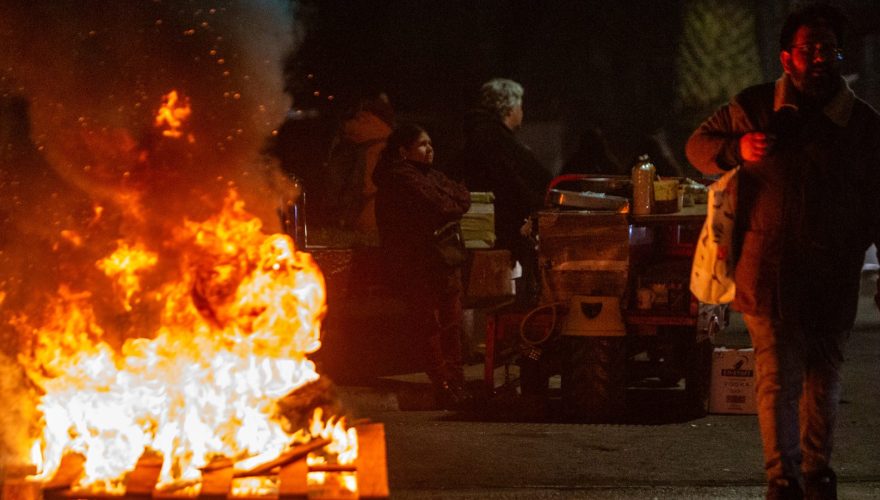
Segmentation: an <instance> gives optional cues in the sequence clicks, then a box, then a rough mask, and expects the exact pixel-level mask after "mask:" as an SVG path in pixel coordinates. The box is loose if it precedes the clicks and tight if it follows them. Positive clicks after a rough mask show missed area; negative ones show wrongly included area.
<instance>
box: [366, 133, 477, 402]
mask: <svg viewBox="0 0 880 500" xmlns="http://www.w3.org/2000/svg"><path fill="white" fill-rule="evenodd" d="M433 160H434V150H433V147H432V145H431V138H430V137H429V136H428V134H427V132H425V130H424V129H423V128H422V127H420V126H418V125H412V124H408V125H401V126H400V127H398V128H397V129H395V130H394V132H392V134H391V136H389V137H388V143H387V146H386V147H385V150H384V151H383V153H382V156H381V157H380V159H379V164H378V165H377V166H376V170H375V172H374V173H373V181H374V182H375V184H376V187H377V188H378V191H377V193H376V222H377V225H378V228H379V241H380V245H381V247H382V249H383V255H384V258H385V262H386V264H387V271H388V276H389V279H390V285H391V286H392V287H394V290H395V293H396V294H399V295H400V297H401V298H402V299H403V300H404V301H405V302H406V305H407V308H408V310H409V313H410V314H411V317H412V318H413V332H412V333H413V337H414V338H416V339H417V340H418V342H420V343H421V349H420V350H421V351H422V353H423V357H424V365H425V371H426V372H427V374H428V377H430V379H431V383H432V384H433V386H434V390H435V393H436V397H437V401H438V403H439V404H440V405H441V406H442V407H444V408H447V409H452V408H459V407H461V406H462V405H465V404H467V403H468V402H469V399H470V397H469V395H468V393H467V391H466V390H465V388H464V372H463V369H462V361H461V338H462V328H463V324H462V323H463V314H462V304H461V295H462V283H461V269H460V267H458V266H455V265H450V264H449V263H447V262H444V261H443V259H442V258H441V257H440V255H439V253H438V252H437V251H436V249H435V245H434V241H435V238H434V232H435V231H436V230H437V229H439V228H441V227H443V226H444V225H446V224H448V223H450V222H457V221H460V220H461V216H462V215H463V214H464V213H465V212H466V211H467V210H468V208H469V207H470V193H469V192H468V190H467V188H465V187H464V185H463V184H459V183H457V182H455V181H452V180H450V179H449V178H447V177H446V176H445V175H444V174H443V173H441V172H440V171H439V170H437V169H435V168H434V167H433V166H432V163H433Z"/></svg>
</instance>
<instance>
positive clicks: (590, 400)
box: [562, 336, 627, 422]
mask: <svg viewBox="0 0 880 500" xmlns="http://www.w3.org/2000/svg"><path fill="white" fill-rule="evenodd" d="M562 341H563V343H564V346H563V347H564V350H563V352H564V355H563V357H562V407H563V412H564V413H565V416H566V417H567V418H570V419H573V420H577V421H585V422H615V421H620V420H621V419H622V418H623V417H624V416H625V415H626V366H627V363H626V338H625V337H622V336H621V337H574V336H572V337H569V336H565V337H563V338H562Z"/></svg>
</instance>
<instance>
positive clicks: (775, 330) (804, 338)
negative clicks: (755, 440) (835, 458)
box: [743, 315, 849, 482]
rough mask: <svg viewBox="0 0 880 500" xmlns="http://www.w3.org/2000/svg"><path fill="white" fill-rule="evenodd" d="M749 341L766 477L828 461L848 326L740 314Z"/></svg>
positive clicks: (795, 473) (797, 473)
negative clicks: (838, 328)
mask: <svg viewBox="0 0 880 500" xmlns="http://www.w3.org/2000/svg"><path fill="white" fill-rule="evenodd" d="M743 316H744V317H743V319H744V320H745V323H746V326H748V329H749V334H750V335H751V338H752V345H753V346H754V348H755V368H756V382H757V399H758V421H759V423H760V425H761V440H762V442H763V446H764V466H765V468H766V470H767V478H768V480H770V481H772V480H774V479H777V478H782V477H785V478H790V479H795V480H797V481H798V482H801V481H802V479H801V475H802V472H803V474H811V473H814V472H818V471H822V470H823V469H825V468H827V467H829V461H830V460H831V448H832V443H833V434H834V425H835V421H836V420H837V410H838V404H839V402H840V367H841V364H842V363H843V346H844V344H845V342H846V339H847V338H848V337H849V332H848V331H843V332H827V331H816V330H813V329H811V328H810V327H809V326H806V327H804V326H799V325H792V324H789V323H787V322H784V321H781V320H776V319H771V318H765V317H758V316H749V315H743Z"/></svg>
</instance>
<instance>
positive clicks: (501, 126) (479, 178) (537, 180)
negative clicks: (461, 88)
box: [456, 78, 552, 305]
mask: <svg viewBox="0 0 880 500" xmlns="http://www.w3.org/2000/svg"><path fill="white" fill-rule="evenodd" d="M522 97H523V88H522V86H521V85H520V84H518V83H516V82H514V81H512V80H505V79H500V78H499V79H495V80H490V81H489V82H486V83H485V84H483V86H482V87H481V89H480V102H479V107H478V108H477V109H475V110H473V111H471V112H470V113H469V114H468V115H467V116H466V117H465V124H464V135H465V145H464V149H463V150H462V152H461V153H460V155H459V156H458V158H457V160H456V168H457V172H458V173H457V174H456V175H457V176H460V177H461V178H463V179H464V180H465V183H466V184H467V187H468V189H470V190H471V191H492V192H493V193H495V234H496V237H497V240H496V247H498V248H505V249H508V250H510V252H511V255H512V257H513V259H514V260H516V261H519V263H520V265H521V266H522V269H523V275H522V278H520V279H518V280H517V290H516V292H517V299H518V301H520V302H521V303H522V304H525V305H528V304H532V303H534V302H535V301H536V299H537V293H538V291H539V289H538V272H537V271H538V269H537V268H538V257H537V252H536V250H535V242H534V240H533V239H532V237H531V232H532V227H531V222H530V216H531V214H532V213H533V212H534V211H535V210H538V209H539V208H541V207H542V206H543V203H544V195H545V190H546V189H547V186H548V185H549V183H550V181H551V179H552V178H551V176H550V173H549V172H548V171H547V170H545V169H544V167H543V166H542V165H541V163H540V162H539V161H538V159H537V158H536V157H535V154H534V153H532V151H531V150H530V149H529V148H527V147H526V146H525V145H523V144H522V143H521V142H520V141H519V140H518V139H517V138H516V136H515V135H514V131H515V130H516V129H518V128H519V127H520V125H522V120H523V109H522Z"/></svg>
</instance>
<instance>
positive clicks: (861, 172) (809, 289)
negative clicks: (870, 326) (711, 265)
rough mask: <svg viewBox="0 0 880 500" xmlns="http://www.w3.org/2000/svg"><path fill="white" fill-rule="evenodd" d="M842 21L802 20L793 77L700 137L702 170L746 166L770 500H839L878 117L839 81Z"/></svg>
mask: <svg viewBox="0 0 880 500" xmlns="http://www.w3.org/2000/svg"><path fill="white" fill-rule="evenodd" d="M843 27H844V17H843V14H842V12H841V11H839V10H838V9H836V8H834V7H830V6H827V5H818V6H817V5H813V6H809V7H805V8H804V9H803V10H799V11H797V12H794V13H792V14H791V15H790V16H789V17H788V18H787V20H786V22H785V24H784V26H783V28H782V32H781V36H780V49H781V52H780V60H781V62H782V67H783V69H784V71H785V72H784V74H783V75H782V77H781V78H779V79H778V80H777V81H776V82H775V83H766V84H763V85H758V86H755V87H751V88H748V89H746V90H744V91H743V92H741V93H740V94H739V95H737V96H736V97H734V98H733V100H732V101H731V102H730V103H729V104H727V105H725V106H723V107H721V108H720V109H719V110H718V111H716V112H715V114H714V115H712V116H711V117H710V118H709V119H707V120H706V121H705V122H704V123H703V124H702V125H700V127H699V128H698V129H697V130H696V131H695V132H694V133H693V135H692V136H691V138H690V139H689V141H688V144H687V155H688V158H689V159H690V161H691V162H692V163H693V164H694V165H695V166H696V167H697V168H699V169H700V170H702V171H703V172H705V173H710V174H711V173H718V172H721V171H724V170H729V169H731V168H733V167H735V166H737V165H741V168H740V172H739V194H738V206H737V220H736V224H737V236H738V242H739V243H738V245H739V248H738V252H739V261H738V264H737V267H736V274H735V280H736V297H735V300H734V307H736V308H737V309H738V310H740V311H742V313H743V315H744V319H745V322H746V325H747V326H748V329H749V333H750V335H751V338H752V343H753V345H754V347H755V355H756V373H757V395H758V417H759V422H760V426H761V439H762V441H763V448H764V461H765V468H766V472H767V478H768V488H767V498H823V499H827V498H837V493H836V477H835V474H834V472H833V470H832V468H831V465H830V461H831V449H832V444H833V435H834V427H835V421H836V418H837V414H838V404H839V401H840V368H841V364H842V363H843V348H844V344H845V341H846V339H847V337H848V335H849V331H850V329H851V328H852V326H853V322H854V319H855V314H856V309H857V304H858V295H859V285H860V275H861V269H862V261H863V259H864V255H865V251H866V250H867V248H868V247H869V246H870V244H871V242H874V243H877V242H880V117H878V115H877V113H876V112H875V111H874V110H873V109H871V107H870V106H868V105H867V104H866V103H865V102H863V101H862V100H860V99H858V98H857V97H856V96H855V95H854V94H853V92H852V91H851V90H850V88H849V86H848V85H847V83H846V81H845V80H844V79H843V78H841V75H840V61H841V60H842V58H843V54H842V52H841V50H840V47H841V44H842V42H843Z"/></svg>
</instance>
